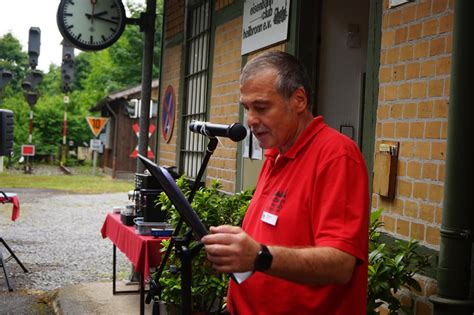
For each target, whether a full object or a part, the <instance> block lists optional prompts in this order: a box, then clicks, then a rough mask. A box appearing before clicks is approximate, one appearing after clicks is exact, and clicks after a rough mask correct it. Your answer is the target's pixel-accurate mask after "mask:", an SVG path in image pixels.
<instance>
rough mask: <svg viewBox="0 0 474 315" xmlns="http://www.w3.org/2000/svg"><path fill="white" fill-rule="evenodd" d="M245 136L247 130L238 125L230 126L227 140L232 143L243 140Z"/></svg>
mask: <svg viewBox="0 0 474 315" xmlns="http://www.w3.org/2000/svg"><path fill="white" fill-rule="evenodd" d="M246 136H247V128H245V127H244V126H242V125H241V124H239V123H235V124H232V125H231V126H230V129H229V138H230V139H231V140H232V141H235V142H238V141H242V140H244V139H245V137H246Z"/></svg>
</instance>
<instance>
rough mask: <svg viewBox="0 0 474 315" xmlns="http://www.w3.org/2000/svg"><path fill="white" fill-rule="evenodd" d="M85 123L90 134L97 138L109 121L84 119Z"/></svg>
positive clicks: (106, 119) (96, 118) (92, 118)
mask: <svg viewBox="0 0 474 315" xmlns="http://www.w3.org/2000/svg"><path fill="white" fill-rule="evenodd" d="M86 119H87V123H88V124H89V127H90V128H91V131H92V133H93V134H94V136H96V137H97V136H99V134H100V132H101V131H102V129H104V127H105V125H106V124H107V122H108V121H109V118H105V117H86Z"/></svg>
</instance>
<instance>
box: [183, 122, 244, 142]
mask: <svg viewBox="0 0 474 315" xmlns="http://www.w3.org/2000/svg"><path fill="white" fill-rule="evenodd" d="M189 130H191V131H192V132H197V133H200V134H202V135H205V136H208V137H210V138H214V137H226V138H229V139H230V140H232V141H235V142H238V141H241V140H244V139H245V137H246V136H247V129H246V128H245V127H244V126H242V125H241V124H239V123H235V124H232V125H220V124H213V123H208V122H205V121H193V122H191V123H190V124H189Z"/></svg>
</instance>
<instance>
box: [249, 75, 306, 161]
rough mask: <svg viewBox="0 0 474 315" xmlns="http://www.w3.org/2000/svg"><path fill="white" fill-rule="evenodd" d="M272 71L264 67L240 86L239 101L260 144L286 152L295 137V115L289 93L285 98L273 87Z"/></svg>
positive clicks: (275, 78) (273, 76)
mask: <svg viewBox="0 0 474 315" xmlns="http://www.w3.org/2000/svg"><path fill="white" fill-rule="evenodd" d="M276 81H277V74H276V71H275V70H273V69H268V70H264V71H260V72H259V73H257V74H255V75H254V76H252V77H251V78H250V79H247V81H246V82H244V84H242V85H241V86H240V104H241V105H242V106H243V107H244V108H245V109H246V110H247V123H248V125H249V127H250V129H251V130H252V132H253V134H254V135H255V136H256V137H257V139H258V142H259V145H260V147H262V148H264V149H269V148H278V149H279V151H280V153H284V152H286V151H287V150H288V149H289V148H290V147H291V145H292V144H293V143H294V142H295V141H296V138H297V137H298V136H299V132H298V131H299V121H298V119H299V115H298V109H297V108H296V107H295V104H294V100H293V96H291V97H290V99H288V100H285V99H284V98H283V97H282V96H281V95H280V94H278V92H277V91H276V89H275V83H276Z"/></svg>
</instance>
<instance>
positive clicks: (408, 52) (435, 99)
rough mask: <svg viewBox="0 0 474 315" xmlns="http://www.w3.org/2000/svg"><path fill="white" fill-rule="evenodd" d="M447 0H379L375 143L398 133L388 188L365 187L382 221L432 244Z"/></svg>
mask: <svg viewBox="0 0 474 315" xmlns="http://www.w3.org/2000/svg"><path fill="white" fill-rule="evenodd" d="M453 10H454V9H453V0H450V1H449V0H418V1H415V2H413V3H408V4H406V5H402V6H400V7H397V8H392V9H388V1H385V3H384V11H383V20H382V41H381V42H382V43H381V56H380V72H379V81H380V88H379V100H378V109H377V128H376V148H377V147H378V144H379V143H380V141H381V140H390V141H399V142H400V152H399V160H398V169H397V186H396V196H395V198H394V199H393V200H390V199H385V198H381V197H380V196H378V195H375V194H374V195H373V198H372V201H373V204H372V206H373V208H374V209H376V208H384V209H385V214H384V216H383V220H384V222H385V229H386V230H387V231H388V232H390V233H392V234H394V235H395V236H397V237H400V238H404V239H409V238H416V239H418V240H420V241H421V244H422V245H425V246H428V247H431V248H434V249H438V247H439V241H440V239H439V227H440V224H441V207H442V201H443V200H442V199H443V188H444V173H445V158H446V137H447V115H448V99H449V86H450V71H451V41H452V24H453Z"/></svg>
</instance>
